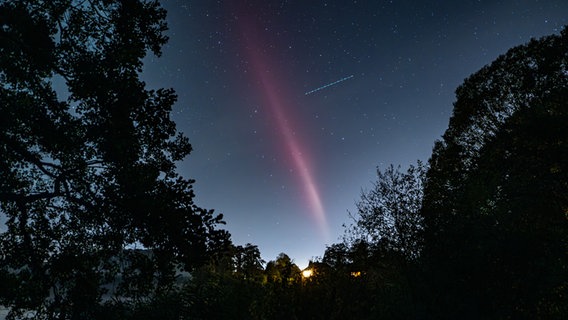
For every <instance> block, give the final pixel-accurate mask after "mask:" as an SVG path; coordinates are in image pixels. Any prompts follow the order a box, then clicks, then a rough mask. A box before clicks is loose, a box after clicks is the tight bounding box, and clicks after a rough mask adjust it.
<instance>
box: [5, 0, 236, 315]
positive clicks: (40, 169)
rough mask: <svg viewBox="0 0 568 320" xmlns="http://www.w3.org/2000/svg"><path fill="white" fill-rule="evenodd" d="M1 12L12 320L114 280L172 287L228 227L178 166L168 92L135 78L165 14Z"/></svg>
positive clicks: (83, 301) (36, 5) (159, 39)
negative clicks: (199, 201) (203, 204)
mask: <svg viewBox="0 0 568 320" xmlns="http://www.w3.org/2000/svg"><path fill="white" fill-rule="evenodd" d="M0 17H2V29H1V30H0V84H1V86H0V111H1V113H2V115H3V116H2V118H1V119H0V154H1V156H0V176H2V180H1V181H0V214H1V215H3V216H5V217H6V220H7V222H6V224H7V231H6V232H4V233H3V234H1V235H0V250H1V254H0V256H1V260H0V270H1V271H2V272H3V273H6V274H8V277H9V279H10V281H11V283H13V284H14V285H13V286H12V287H10V288H9V289H6V290H4V289H3V290H2V297H0V298H1V301H0V302H1V303H2V304H4V305H7V306H9V307H11V308H12V315H13V316H16V317H18V316H22V315H23V313H25V312H26V311H27V310H34V311H35V314H36V317H37V318H49V319H51V318H61V319H67V318H82V319H84V318H89V317H92V316H94V314H96V313H97V312H98V311H97V309H98V307H99V306H100V302H101V297H102V295H103V294H105V293H108V294H111V293H113V292H107V290H106V289H105V288H104V287H103V286H102V285H103V284H108V283H112V282H114V281H117V279H119V278H121V279H122V281H123V282H122V283H121V285H120V288H119V289H118V290H117V291H115V292H114V294H120V295H121V296H123V297H131V298H134V299H144V297H146V296H148V295H149V294H151V293H152V294H155V295H157V296H158V295H162V294H165V293H167V291H168V290H171V289H172V281H173V280H174V276H175V273H174V271H175V270H176V268H181V269H185V270H193V269H194V268H196V267H197V266H199V265H201V264H203V263H204V262H206V261H207V259H208V258H207V257H208V256H209V254H210V253H211V252H212V251H214V250H215V249H216V248H218V247H219V246H220V244H221V243H224V242H226V241H227V239H228V235H227V233H226V232H225V231H222V230H218V229H216V225H218V224H219V223H221V222H222V220H221V216H219V215H215V214H214V213H213V212H212V211H209V210H204V209H201V208H199V207H197V206H196V205H195V204H194V202H193V198H194V192H193V190H192V183H193V181H192V180H188V179H185V178H183V177H181V176H179V175H178V174H177V173H176V171H175V162H176V161H179V160H181V159H183V158H184V157H185V156H186V155H188V154H189V152H190V151H191V146H190V144H189V142H188V140H187V138H186V137H184V136H183V135H181V134H180V133H178V132H177V130H176V126H175V123H174V122H173V121H171V120H170V119H169V113H170V111H171V108H172V105H173V104H174V102H175V100H176V96H175V94H174V92H173V91H172V90H170V89H158V90H147V89H145V84H144V83H143V82H142V81H141V80H140V79H139V73H140V72H141V70H142V59H143V58H144V56H145V55H146V53H147V51H152V52H153V53H154V54H156V55H159V54H160V47H161V46H162V45H163V44H165V43H166V41H167V38H166V37H165V36H164V35H163V31H164V30H166V24H165V21H164V19H165V11H164V10H163V9H162V8H160V6H159V5H158V3H157V2H156V1H142V0H126V1H118V0H90V1H61V0H57V1H36V0H34V1H32V0H17V1H2V2H0ZM136 246H142V247H144V248H147V249H151V250H152V254H150V255H140V254H139V253H138V251H132V250H129V249H132V248H134V247H136ZM121 275H122V276H121Z"/></svg>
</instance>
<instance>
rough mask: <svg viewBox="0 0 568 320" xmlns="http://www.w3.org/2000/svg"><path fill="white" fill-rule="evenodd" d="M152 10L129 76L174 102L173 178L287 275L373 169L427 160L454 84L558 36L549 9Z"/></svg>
mask: <svg viewBox="0 0 568 320" xmlns="http://www.w3.org/2000/svg"><path fill="white" fill-rule="evenodd" d="M163 5H164V7H165V8H166V9H167V10H168V23H169V28H170V30H169V31H168V35H169V36H170V41H169V43H168V44H167V45H166V47H165V48H164V52H163V56H162V57H160V58H155V57H149V58H148V59H147V60H146V66H145V71H144V74H143V78H144V80H145V81H146V82H147V84H148V86H149V87H151V88H157V87H173V88H174V89H175V90H176V91H177V93H178V95H179V101H178V103H177V105H176V107H175V109H174V113H173V118H174V119H175V121H176V122H177V124H178V128H179V129H180V130H182V131H183V132H184V133H185V134H186V135H187V136H188V137H189V139H190V141H191V143H192V145H193V148H194V151H193V152H192V154H191V155H190V156H189V157H188V158H187V159H186V161H184V162H182V163H180V164H179V171H180V172H181V173H182V174H183V175H184V176H186V177H189V178H194V179H196V184H195V189H196V194H197V197H196V202H197V204H198V205H200V206H202V207H205V208H211V209H215V210H216V212H218V213H223V214H224V216H225V220H226V221H227V225H226V226H225V228H226V229H227V230H229V232H230V233H231V235H232V240H233V242H234V243H236V244H241V245H244V244H245V243H249V242H250V243H253V244H256V245H258V246H259V248H260V250H261V253H262V256H263V258H264V259H265V260H273V259H275V258H276V256H277V254H278V253H280V252H285V253H287V254H288V255H289V256H290V257H291V258H292V259H294V260H295V262H296V263H297V264H298V265H299V266H300V267H305V266H306V265H307V261H308V260H309V259H311V258H313V257H315V256H321V255H323V252H324V250H325V246H326V244H327V245H329V244H331V243H334V242H338V241H340V240H339V238H340V236H341V235H342V234H343V230H344V229H343V227H342V224H344V223H347V224H349V223H350V221H349V216H348V211H354V210H355V205H354V203H355V201H356V200H357V199H358V198H359V196H360V193H361V189H362V188H369V187H370V186H371V182H372V181H374V180H375V170H376V167H377V166H379V167H381V168H385V167H386V166H388V165H390V164H394V165H399V164H400V165H401V166H402V167H403V168H404V167H406V166H408V165H409V164H410V163H414V162H416V160H417V159H420V160H423V161H427V160H428V158H429V156H430V154H431V150H432V147H433V143H434V141H435V140H436V139H438V138H440V136H441V135H442V133H443V132H444V130H445V129H446V127H447V124H448V119H449V117H450V115H451V112H452V102H453V101H454V90H455V88H456V87H457V86H458V85H459V84H461V83H462V81H463V80H464V79H465V78H466V77H467V76H469V75H470V74H472V73H473V72H475V71H477V70H479V69H480V68H481V67H483V66H484V65H486V64H488V63H490V62H491V61H493V60H494V59H495V58H496V57H497V56H498V55H499V54H502V53H505V52H506V51H507V49H509V48H511V47H513V46H516V45H519V44H523V43H525V42H527V41H528V40H529V39H530V38H531V37H541V36H543V35H548V34H552V33H559V32H560V30H561V28H562V26H563V25H564V24H567V23H568V1H565V0H559V1H535V0H532V1H528V0H526V1H456V0H451V1H422V0H415V1H382V0H373V1H370V0H369V1H362V0H359V1H347V0H343V1H339V0H336V1H316V0H313V1H312V0H309V1H307V0H296V1H293V0H290V1H272V0H235V1H212V0H198V1H181V0H179V1H173V0H170V1H163ZM322 87H323V88H322ZM318 89H319V90H318ZM314 90H316V91H314ZM310 91H313V92H310ZM306 93H308V94H306Z"/></svg>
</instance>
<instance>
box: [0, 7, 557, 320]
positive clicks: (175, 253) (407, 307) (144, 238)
mask: <svg viewBox="0 0 568 320" xmlns="http://www.w3.org/2000/svg"><path fill="white" fill-rule="evenodd" d="M0 17H1V18H2V23H3V27H2V28H1V30H0V82H1V84H2V86H1V87H0V113H1V114H2V115H3V116H2V117H1V119H0V177H1V179H0V214H1V215H2V216H3V218H5V220H6V231H5V232H3V233H2V234H0V283H1V284H2V285H1V286H0V305H3V306H6V307H8V308H9V309H10V314H9V317H10V319H23V318H29V317H34V318H37V319H108V320H110V319H526V318H529V319H565V318H567V317H568V300H567V297H568V234H567V233H568V161H566V159H568V126H567V125H566V124H567V123H568V106H567V100H566V97H568V67H567V66H568V29H566V28H565V29H564V30H563V31H562V32H561V33H560V35H552V36H548V37H544V38H541V39H539V40H532V41H531V42H529V43H528V44H526V45H522V46H518V47H515V48H513V49H511V50H509V51H508V52H507V53H506V54H504V55H502V56H500V57H499V58H498V59H497V60H496V61H494V62H493V63H492V64H490V65H488V66H486V67H484V68H482V69H481V70H480V71H478V72H476V73H475V74H473V75H472V76H470V77H469V78H467V79H466V80H465V82H464V83H463V84H462V85H461V86H460V87H459V88H458V89H457V90H456V95H457V97H456V102H455V104H454V111H453V115H452V117H451V119H450V123H449V126H448V129H447V130H446V132H445V133H444V135H443V137H442V139H441V140H440V141H437V142H436V143H435V146H434V149H433V153H432V156H431V158H430V160H429V162H428V163H427V164H423V163H420V162H418V163H417V164H416V165H412V166H410V167H409V168H405V169H401V168H395V167H393V166H391V167H387V168H380V169H378V170H377V174H378V175H377V181H376V184H375V185H374V186H373V187H372V188H371V189H370V190H367V191H364V192H363V194H362V197H361V200H360V201H359V202H358V203H357V210H356V211H355V212H353V213H352V214H351V217H352V218H353V220H352V221H353V223H352V225H349V226H346V229H345V237H344V240H343V241H342V242H341V243H336V244H332V245H330V246H329V247H328V248H327V249H326V251H325V252H324V253H323V255H322V258H321V259H320V260H319V261H313V262H312V263H311V264H310V266H309V268H308V269H307V270H300V269H299V268H298V267H297V266H296V265H295V264H294V263H293V261H292V260H291V259H290V257H288V256H287V255H285V254H281V255H280V256H278V257H277V259H276V260H274V261H269V262H267V263H265V262H264V261H263V260H262V258H261V254H260V252H259V250H258V248H257V247H256V246H254V245H252V244H247V245H245V246H238V245H235V244H233V243H231V240H230V234H229V233H228V232H227V231H225V230H223V229H220V228H219V227H220V225H222V224H223V223H224V222H223V220H222V216H221V215H217V214H215V213H214V212H213V211H212V210H206V209H203V208H200V207H199V206H197V205H196V204H195V202H194V197H195V194H194V192H193V189H192V184H193V181H192V180H190V179H187V178H185V177H181V176H180V175H179V174H178V173H177V171H176V163H177V162H178V161H180V160H181V159H183V158H184V157H185V156H187V155H188V154H189V153H190V151H191V146H190V144H189V142H188V139H187V138H186V137H185V136H183V134H181V133H180V132H178V131H177V129H176V126H175V123H174V122H173V121H172V120H171V119H170V118H169V115H170V112H171V108H172V106H173V104H174V103H175V100H176V96H175V93H174V92H173V91H172V90H168V89H159V90H147V89H146V88H145V84H144V82H142V81H141V80H140V78H139V74H140V72H141V71H142V65H143V64H142V60H143V58H144V57H145V56H146V54H147V52H152V53H154V54H155V55H159V54H160V49H161V46H162V45H164V44H165V43H166V42H167V38H166V37H165V36H164V35H163V32H164V31H165V30H166V28H167V26H166V23H165V17H166V13H165V11H164V10H163V9H162V8H161V7H160V6H159V3H158V2H156V1H141V0H130V1H118V0H104V1H103V0H92V1H28V0H17V1H7V2H1V3H0ZM55 78H57V79H59V80H61V81H64V82H65V86H66V87H65V89H66V92H65V93H66V94H65V95H61V94H58V92H56V90H55V89H54V87H53V84H52V82H53V80H54V79H55ZM59 90H61V89H59ZM137 248H143V249H144V250H138V249H137ZM304 271H305V273H304Z"/></svg>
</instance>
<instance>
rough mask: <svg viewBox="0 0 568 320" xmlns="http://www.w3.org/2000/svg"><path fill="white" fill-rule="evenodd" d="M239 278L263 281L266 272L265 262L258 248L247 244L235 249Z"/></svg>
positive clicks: (235, 261) (236, 269)
mask: <svg viewBox="0 0 568 320" xmlns="http://www.w3.org/2000/svg"><path fill="white" fill-rule="evenodd" d="M233 260H234V263H235V271H236V274H237V276H239V277H242V278H244V279H246V280H257V281H258V280H261V279H262V274H263V272H264V269H263V264H264V260H263V259H262V257H261V256H260V250H259V249H258V247H257V246H255V245H253V244H250V243H247V244H246V245H245V246H244V247H243V246H236V247H235V255H234V257H233Z"/></svg>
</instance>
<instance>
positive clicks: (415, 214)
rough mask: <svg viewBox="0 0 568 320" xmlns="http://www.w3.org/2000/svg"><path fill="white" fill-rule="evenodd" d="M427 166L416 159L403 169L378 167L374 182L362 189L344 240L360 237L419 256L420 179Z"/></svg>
mask: <svg viewBox="0 0 568 320" xmlns="http://www.w3.org/2000/svg"><path fill="white" fill-rule="evenodd" d="M425 174H426V167H425V166H424V165H423V164H422V162H420V161H418V163H417V164H416V166H414V165H410V166H409V167H408V169H407V171H406V172H401V171H400V166H399V167H397V168H396V169H395V168H394V166H392V165H391V166H390V167H388V168H387V169H385V170H380V169H378V168H377V182H375V183H374V185H373V187H372V188H371V189H370V190H367V191H363V192H362V194H361V200H359V201H358V202H357V212H356V213H355V214H353V215H351V218H352V219H353V220H354V224H353V225H351V226H350V228H349V229H347V230H346V240H347V241H348V242H357V241H360V240H363V241H364V242H366V243H369V244H370V245H371V246H374V247H379V246H381V247H383V248H387V249H390V250H395V251H398V252H400V253H402V254H403V255H405V256H406V257H407V258H408V259H413V258H416V257H418V255H419V253H420V246H421V236H422V235H421V231H422V228H423V225H422V216H421V214H420V210H421V208H422V193H423V183H424V179H425Z"/></svg>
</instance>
